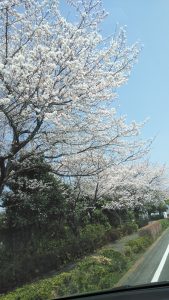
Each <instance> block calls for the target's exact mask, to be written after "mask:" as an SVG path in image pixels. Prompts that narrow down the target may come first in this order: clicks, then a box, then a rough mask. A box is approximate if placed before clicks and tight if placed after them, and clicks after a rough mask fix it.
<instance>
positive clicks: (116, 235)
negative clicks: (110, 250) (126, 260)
mask: <svg viewBox="0 0 169 300" xmlns="http://www.w3.org/2000/svg"><path fill="white" fill-rule="evenodd" d="M107 236H108V240H109V241H110V242H114V241H116V240H119V239H120V238H121V232H120V230H119V229H113V228H112V229H110V230H109V231H108V232H107Z"/></svg>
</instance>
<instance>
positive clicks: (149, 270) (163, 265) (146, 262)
mask: <svg viewBox="0 0 169 300" xmlns="http://www.w3.org/2000/svg"><path fill="white" fill-rule="evenodd" d="M126 275H127V276H125V277H124V280H123V282H122V284H123V285H140V284H146V283H150V282H160V281H169V229H167V231H165V233H164V234H163V235H162V237H161V238H160V239H159V240H158V241H157V242H155V244H154V245H153V246H152V247H151V248H150V249H149V250H148V251H147V252H146V253H145V255H144V256H143V258H142V259H140V262H139V263H138V265H137V266H136V267H134V268H132V269H131V270H130V271H129V272H128V274H126Z"/></svg>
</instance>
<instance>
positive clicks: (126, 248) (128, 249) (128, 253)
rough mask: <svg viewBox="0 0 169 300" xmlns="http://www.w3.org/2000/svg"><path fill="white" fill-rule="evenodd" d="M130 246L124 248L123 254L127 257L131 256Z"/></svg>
mask: <svg viewBox="0 0 169 300" xmlns="http://www.w3.org/2000/svg"><path fill="white" fill-rule="evenodd" d="M132 254H133V252H132V248H131V247H130V246H125V248H124V255H125V256H127V257H132Z"/></svg>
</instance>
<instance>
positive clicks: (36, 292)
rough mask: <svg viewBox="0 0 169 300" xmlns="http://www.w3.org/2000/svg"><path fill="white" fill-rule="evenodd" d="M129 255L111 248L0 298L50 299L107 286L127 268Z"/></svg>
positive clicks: (13, 299) (23, 299)
mask: <svg viewBox="0 0 169 300" xmlns="http://www.w3.org/2000/svg"><path fill="white" fill-rule="evenodd" d="M128 262H129V261H128V258H127V257H126V256H125V255H124V254H121V253H120V252H117V251H115V250H114V249H112V248H103V249H101V250H100V251H98V252H97V254H96V255H93V256H90V257H86V258H84V259H82V260H81V262H79V263H78V264H77V266H76V267H75V268H74V269H73V270H72V271H69V272H66V273H62V274H60V275H57V276H54V277H53V278H49V279H45V280H40V281H39V282H37V283H34V284H29V285H25V286H24V287H22V288H18V289H16V290H15V291H14V292H11V293H9V294H7V295H4V296H1V297H0V299H1V300H49V299H53V298H56V297H61V296H66V295H72V294H77V293H78V294H79V293H85V292H92V291H98V290H103V289H110V288H113V286H114V285H115V284H116V283H117V282H118V281H119V279H120V278H121V277H122V276H123V274H124V273H125V272H126V271H127V269H128Z"/></svg>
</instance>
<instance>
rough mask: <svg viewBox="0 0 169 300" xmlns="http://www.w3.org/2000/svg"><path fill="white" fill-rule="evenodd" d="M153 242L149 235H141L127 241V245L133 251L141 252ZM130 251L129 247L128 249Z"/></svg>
mask: <svg viewBox="0 0 169 300" xmlns="http://www.w3.org/2000/svg"><path fill="white" fill-rule="evenodd" d="M151 243H152V240H151V238H149V237H139V238H137V239H134V240H130V241H128V242H127V244H126V246H127V247H130V249H131V252H133V253H140V252H142V251H143V250H145V249H146V248H147V247H148V246H150V245H151ZM128 251H129V249H128Z"/></svg>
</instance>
